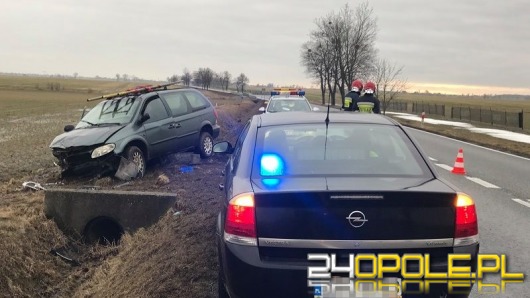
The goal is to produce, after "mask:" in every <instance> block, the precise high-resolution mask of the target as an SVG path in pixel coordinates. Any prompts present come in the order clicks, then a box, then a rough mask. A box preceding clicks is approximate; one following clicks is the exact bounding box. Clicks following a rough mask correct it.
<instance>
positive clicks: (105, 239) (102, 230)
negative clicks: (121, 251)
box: [84, 216, 123, 245]
mask: <svg viewBox="0 0 530 298" xmlns="http://www.w3.org/2000/svg"><path fill="white" fill-rule="evenodd" d="M122 235H123V228H122V227H121V226H120V225H119V224H118V223H117V222H116V221H115V220H113V219H112V218H109V217H105V216H102V217H98V218H94V219H93V220H91V221H90V222H89V223H88V224H87V225H86V227H85V232H84V236H85V241H86V242H87V243H89V244H95V243H99V244H103V245H106V244H111V243H118V242H119V241H120V239H121V236H122Z"/></svg>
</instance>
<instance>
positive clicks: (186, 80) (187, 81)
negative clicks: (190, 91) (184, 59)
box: [182, 68, 192, 86]
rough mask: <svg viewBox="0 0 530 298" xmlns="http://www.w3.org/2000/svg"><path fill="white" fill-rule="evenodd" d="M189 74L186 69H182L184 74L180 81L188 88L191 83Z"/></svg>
mask: <svg viewBox="0 0 530 298" xmlns="http://www.w3.org/2000/svg"><path fill="white" fill-rule="evenodd" d="M191 79H192V77H191V73H190V71H189V70H188V69H187V68H184V74H183V75H182V81H183V82H184V85H186V86H189V85H190V83H191Z"/></svg>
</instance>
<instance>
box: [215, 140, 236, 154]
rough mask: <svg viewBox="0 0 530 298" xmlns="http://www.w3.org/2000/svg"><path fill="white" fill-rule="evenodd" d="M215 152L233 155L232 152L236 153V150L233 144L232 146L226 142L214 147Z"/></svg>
mask: <svg viewBox="0 0 530 298" xmlns="http://www.w3.org/2000/svg"><path fill="white" fill-rule="evenodd" d="M213 152H215V153H225V154H232V152H234V148H233V147H232V144H230V142H227V141H224V142H219V143H217V144H215V145H214V146H213Z"/></svg>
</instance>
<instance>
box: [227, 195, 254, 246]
mask: <svg viewBox="0 0 530 298" xmlns="http://www.w3.org/2000/svg"><path fill="white" fill-rule="evenodd" d="M224 238H225V240H226V241H228V242H231V243H235V244H241V245H253V246H256V245H257V239H256V208H255V205H254V194H253V193H243V194H240V195H237V196H235V197H234V198H232V199H231V200H230V202H229V203H228V210H227V212H226V222H225V233H224Z"/></svg>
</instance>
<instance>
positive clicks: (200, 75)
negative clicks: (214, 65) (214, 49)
mask: <svg viewBox="0 0 530 298" xmlns="http://www.w3.org/2000/svg"><path fill="white" fill-rule="evenodd" d="M193 77H194V79H195V83H196V84H198V85H200V86H201V87H202V88H203V89H206V90H208V89H209V88H210V85H211V83H212V81H213V77H214V72H213V70H211V69H210V68H209V67H208V68H199V70H198V71H196V72H194V73H193Z"/></svg>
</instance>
